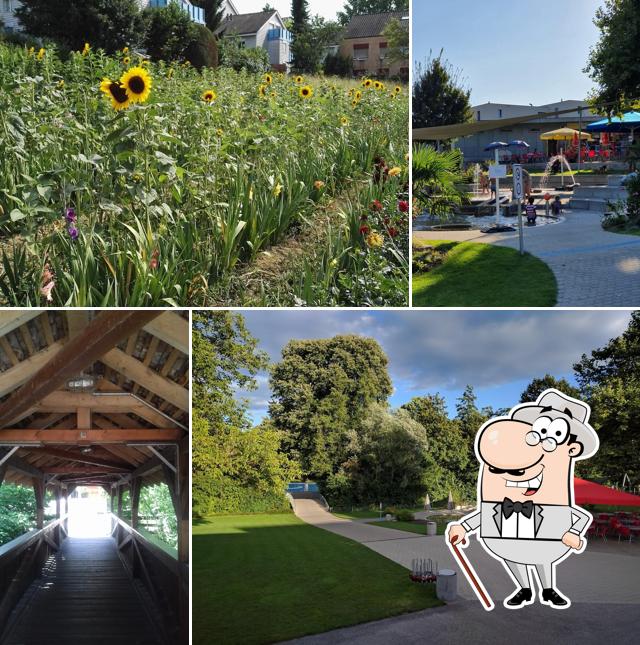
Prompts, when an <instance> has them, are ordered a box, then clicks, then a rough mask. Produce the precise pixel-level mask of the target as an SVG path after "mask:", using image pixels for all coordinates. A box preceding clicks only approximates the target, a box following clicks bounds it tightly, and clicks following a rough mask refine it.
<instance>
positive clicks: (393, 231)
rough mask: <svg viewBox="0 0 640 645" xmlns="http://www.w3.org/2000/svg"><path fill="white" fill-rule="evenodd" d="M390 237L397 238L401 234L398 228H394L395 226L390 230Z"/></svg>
mask: <svg viewBox="0 0 640 645" xmlns="http://www.w3.org/2000/svg"><path fill="white" fill-rule="evenodd" d="M388 232H389V235H390V237H397V235H398V233H399V232H400V231H399V230H398V229H397V228H394V227H393V226H392V227H391V228H390V229H389V231H388Z"/></svg>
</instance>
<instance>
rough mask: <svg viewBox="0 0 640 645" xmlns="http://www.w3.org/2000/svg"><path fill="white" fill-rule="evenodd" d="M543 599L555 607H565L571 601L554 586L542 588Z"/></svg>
mask: <svg viewBox="0 0 640 645" xmlns="http://www.w3.org/2000/svg"><path fill="white" fill-rule="evenodd" d="M542 600H544V601H545V602H548V603H550V604H552V605H554V606H555V607H565V606H566V605H568V604H569V603H568V602H567V601H566V600H565V599H564V598H563V597H562V596H561V595H560V594H559V593H558V592H557V591H556V590H555V589H553V588H550V589H543V590H542Z"/></svg>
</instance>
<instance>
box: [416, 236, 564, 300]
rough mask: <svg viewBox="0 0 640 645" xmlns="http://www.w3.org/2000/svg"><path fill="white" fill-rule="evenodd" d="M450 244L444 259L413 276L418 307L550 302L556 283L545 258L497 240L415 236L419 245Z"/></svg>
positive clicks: (555, 291) (554, 295) (555, 289)
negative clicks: (488, 242)
mask: <svg viewBox="0 0 640 645" xmlns="http://www.w3.org/2000/svg"><path fill="white" fill-rule="evenodd" d="M442 245H449V246H451V250H450V251H449V252H448V254H447V257H446V259H445V261H444V263H443V264H441V265H440V266H438V267H437V268H435V269H433V270H431V271H428V272H427V273H418V274H414V276H413V304H414V306H417V307H551V306H553V305H555V304H556V297H557V286H556V280H555V276H554V275H553V272H552V271H551V269H550V268H549V267H548V266H547V265H546V264H545V263H544V262H542V260H539V259H538V258H536V257H534V256H532V255H530V254H528V253H527V254H525V255H523V256H521V255H520V254H519V253H518V251H517V250H515V249H510V248H506V247H502V246H495V245H493V244H478V243H476V242H458V243H456V242H450V241H445V240H437V241H427V240H416V241H414V246H415V247H419V246H434V247H437V246H442Z"/></svg>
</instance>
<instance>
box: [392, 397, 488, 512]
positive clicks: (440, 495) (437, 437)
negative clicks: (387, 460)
mask: <svg viewBox="0 0 640 645" xmlns="http://www.w3.org/2000/svg"><path fill="white" fill-rule="evenodd" d="M402 409H403V410H405V411H406V412H407V413H408V414H409V415H410V416H411V418H412V419H413V420H414V421H416V422H418V423H419V424H420V425H421V426H422V427H423V428H424V429H425V432H426V437H427V441H428V443H429V450H428V453H427V462H428V463H427V467H426V472H425V485H426V492H427V493H429V496H430V497H431V499H432V500H442V499H446V497H447V495H448V494H449V491H454V492H455V493H456V496H457V497H459V498H464V499H473V498H474V496H475V487H473V488H472V489H471V490H469V489H466V488H465V487H464V486H463V485H461V482H460V480H459V477H460V473H464V472H466V471H467V470H468V468H469V466H470V464H469V438H468V437H463V435H462V432H461V431H460V427H459V425H458V424H457V423H455V422H454V421H453V420H451V419H449V416H448V414H447V410H446V407H445V401H444V399H443V398H442V397H441V396H440V395H439V394H435V395H426V396H420V397H415V398H413V399H411V401H409V403H406V404H405V405H403V406H402Z"/></svg>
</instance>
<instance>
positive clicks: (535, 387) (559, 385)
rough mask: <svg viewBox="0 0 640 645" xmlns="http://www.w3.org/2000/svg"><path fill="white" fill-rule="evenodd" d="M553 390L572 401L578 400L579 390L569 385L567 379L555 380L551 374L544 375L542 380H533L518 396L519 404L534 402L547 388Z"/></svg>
mask: <svg viewBox="0 0 640 645" xmlns="http://www.w3.org/2000/svg"><path fill="white" fill-rule="evenodd" d="M552 387H553V388H555V389H556V390H560V392H563V393H564V394H566V395H567V396H571V397H573V398H574V399H577V398H580V390H579V389H578V388H577V387H575V386H573V385H571V383H569V381H567V379H564V378H561V379H557V378H555V377H554V376H551V374H545V375H544V376H543V377H542V378H534V379H533V381H531V383H529V385H527V387H526V389H525V390H524V392H522V394H521V395H520V403H529V402H531V401H535V400H536V399H537V398H538V397H539V396H540V395H541V394H542V393H543V392H544V391H545V390H548V389H549V388H552Z"/></svg>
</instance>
